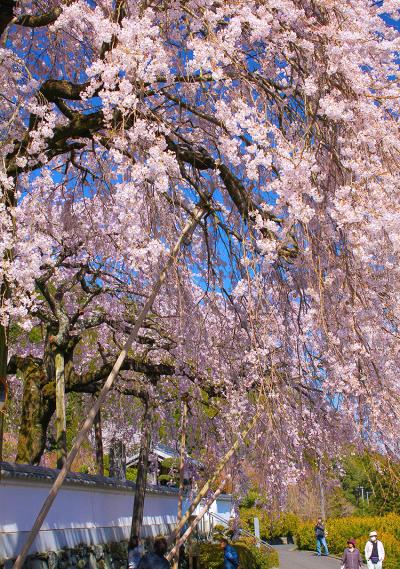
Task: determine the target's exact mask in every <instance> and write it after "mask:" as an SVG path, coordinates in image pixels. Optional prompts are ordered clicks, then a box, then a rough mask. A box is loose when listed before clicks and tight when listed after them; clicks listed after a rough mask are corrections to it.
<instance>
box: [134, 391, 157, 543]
mask: <svg viewBox="0 0 400 569" xmlns="http://www.w3.org/2000/svg"><path fill="white" fill-rule="evenodd" d="M152 415H153V407H152V406H151V404H150V402H149V401H148V400H146V401H145V403H144V413H143V426H142V437H141V441H140V452H139V462H138V472H137V477H136V488H135V499H134V502H133V512H132V526H131V536H130V545H132V542H133V540H134V538H137V539H139V538H140V531H141V529H142V524H143V513H144V499H145V496H146V484H147V471H148V468H149V454H150V445H151V426H152Z"/></svg>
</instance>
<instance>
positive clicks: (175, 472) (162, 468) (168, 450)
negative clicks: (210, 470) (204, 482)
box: [126, 443, 204, 487]
mask: <svg viewBox="0 0 400 569" xmlns="http://www.w3.org/2000/svg"><path fill="white" fill-rule="evenodd" d="M179 457H180V453H179V451H178V450H176V449H174V448H172V447H169V446H167V445H163V444H160V443H157V444H155V445H153V447H152V449H151V453H150V458H149V473H148V477H147V480H148V483H149V484H157V485H161V486H172V487H173V486H177V485H178V483H179V482H178V480H179ZM138 460H139V451H138V452H136V453H135V454H133V455H132V456H130V457H127V459H126V467H127V468H136V467H137V465H138ZM203 469H204V466H203V464H202V463H201V462H199V461H198V460H195V459H194V458H191V457H189V456H186V458H185V485H187V486H190V484H191V480H192V476H193V471H199V470H203Z"/></svg>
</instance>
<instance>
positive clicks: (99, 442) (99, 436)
mask: <svg viewBox="0 0 400 569" xmlns="http://www.w3.org/2000/svg"><path fill="white" fill-rule="evenodd" d="M94 441H95V446H96V465H97V474H99V475H100V476H104V451H103V433H102V428H101V411H100V409H99V411H98V413H97V415H96V417H95V420H94Z"/></svg>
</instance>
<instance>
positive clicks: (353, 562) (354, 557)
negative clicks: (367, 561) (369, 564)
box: [341, 539, 363, 569]
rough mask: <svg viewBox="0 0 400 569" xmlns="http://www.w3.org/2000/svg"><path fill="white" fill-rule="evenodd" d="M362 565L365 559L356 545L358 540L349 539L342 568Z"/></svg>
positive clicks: (355, 568)
mask: <svg viewBox="0 0 400 569" xmlns="http://www.w3.org/2000/svg"><path fill="white" fill-rule="evenodd" d="M362 565H363V561H362V557H361V553H360V552H359V550H358V549H357V547H356V542H355V541H354V539H348V540H347V547H346V549H345V550H344V553H343V557H342V567H341V569H360V567H362Z"/></svg>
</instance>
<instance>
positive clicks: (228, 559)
mask: <svg viewBox="0 0 400 569" xmlns="http://www.w3.org/2000/svg"><path fill="white" fill-rule="evenodd" d="M221 547H222V549H223V550H224V569H237V568H238V567H239V554H238V552H237V551H236V549H235V548H234V547H233V545H229V542H228V540H227V539H226V538H225V537H223V538H222V539H221Z"/></svg>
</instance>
